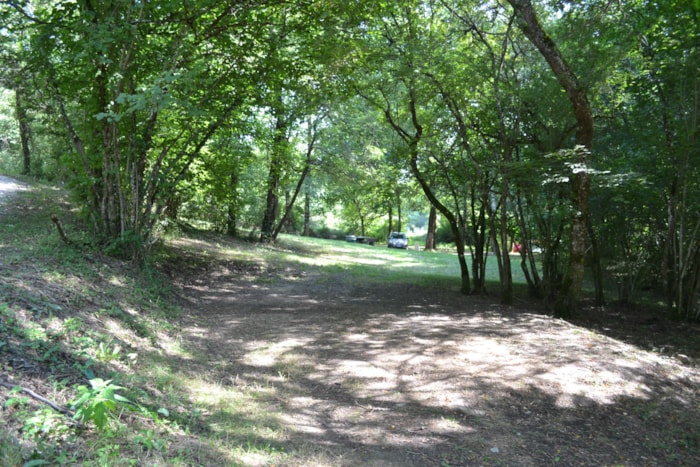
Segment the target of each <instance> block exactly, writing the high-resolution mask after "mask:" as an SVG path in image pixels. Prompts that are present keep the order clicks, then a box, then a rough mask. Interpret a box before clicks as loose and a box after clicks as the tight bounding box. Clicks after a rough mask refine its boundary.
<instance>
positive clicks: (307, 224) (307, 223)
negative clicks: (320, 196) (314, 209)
mask: <svg viewBox="0 0 700 467" xmlns="http://www.w3.org/2000/svg"><path fill="white" fill-rule="evenodd" d="M310 234H311V196H310V195H309V190H308V189H307V190H306V192H304V233H303V235H304V237H308V236H309V235H310Z"/></svg>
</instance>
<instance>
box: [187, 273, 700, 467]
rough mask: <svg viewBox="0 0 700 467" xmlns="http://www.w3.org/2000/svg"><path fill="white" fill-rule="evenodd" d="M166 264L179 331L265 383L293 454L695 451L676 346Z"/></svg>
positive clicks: (297, 279) (360, 287)
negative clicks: (181, 306)
mask: <svg viewBox="0 0 700 467" xmlns="http://www.w3.org/2000/svg"><path fill="white" fill-rule="evenodd" d="M253 269H254V268H253ZM180 273H182V271H180ZM176 280H177V281H178V282H179V284H180V287H181V290H182V293H183V296H185V297H188V299H189V300H190V304H189V309H190V310H192V314H191V316H190V317H189V319H190V322H189V325H188V326H187V327H186V329H185V332H186V336H185V340H186V341H187V342H189V343H190V344H191V345H192V346H193V348H195V349H197V350H198V351H199V352H200V353H201V354H203V355H206V356H207V358H206V360H207V361H206V366H207V368H208V371H212V372H214V374H213V376H212V378H215V379H216V380H217V381H220V382H222V384H242V383H241V381H248V382H250V381H258V382H261V381H264V384H265V385H268V387H271V388H273V390H274V394H276V395H275V397H274V400H271V401H269V402H270V404H274V405H276V406H277V407H278V410H279V413H280V416H281V417H282V418H283V420H284V423H285V426H286V433H287V439H286V446H287V449H288V451H294V450H295V448H296V449H298V450H299V452H303V453H305V456H306V457H304V458H300V459H299V460H298V465H309V464H317V465H353V466H354V465H374V466H433V465H434V466H471V465H517V466H529V465H531V466H542V465H550V464H559V465H567V466H572V465H581V466H591V465H626V466H643V465H649V466H653V465H658V466H662V465H663V466H668V465H679V466H680V465H700V448H699V446H698V443H699V441H700V435H699V434H698V433H699V432H700V429H699V427H700V421H699V420H700V416H699V415H700V394H699V392H698V388H699V387H700V386H699V381H700V379H699V378H698V372H697V370H696V369H695V368H694V367H692V366H687V365H683V364H681V363H680V362H678V361H677V360H676V359H673V358H670V357H666V356H663V355H660V354H658V353H654V352H647V351H643V350H640V349H639V348H638V347H635V346H633V345H630V344H626V343H623V342H621V341H619V340H615V339H612V338H610V337H606V336H604V335H602V334H598V333H595V332H593V331H589V330H587V329H585V328H582V327H577V326H575V325H572V324H570V323H567V322H565V321H562V320H556V319H552V318H550V317H547V316H544V315H539V314H534V313H529V312H525V311H522V310H519V309H518V308H506V307H502V306H500V305H494V304H493V303H490V302H489V301H486V300H481V299H477V298H465V297H462V296H460V295H459V294H457V293H454V292H444V291H443V292H436V291H435V290H432V289H420V288H416V287H410V286H402V285H392V286H380V285H370V284H363V283H362V281H361V280H360V281H358V280H352V281H351V280H348V278H346V277H343V275H342V274H337V275H335V276H331V277H329V276H327V275H324V276H320V275H318V274H317V273H316V272H313V271H308V270H307V271H306V272H301V271H298V270H295V269H294V268H293V267H288V266H284V267H280V268H279V269H276V270H271V269H270V268H267V269H266V268H265V267H260V268H259V269H257V270H251V269H250V266H249V265H248V266H246V265H242V264H239V263H235V262H226V261H221V262H219V263H210V264H209V266H208V267H207V268H206V270H205V269H202V268H197V267H194V268H192V269H191V270H190V271H189V273H185V274H184V275H180V276H178V277H176ZM309 453H314V456H313V457H311V458H310V457H309Z"/></svg>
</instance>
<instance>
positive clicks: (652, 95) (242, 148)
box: [0, 0, 700, 319]
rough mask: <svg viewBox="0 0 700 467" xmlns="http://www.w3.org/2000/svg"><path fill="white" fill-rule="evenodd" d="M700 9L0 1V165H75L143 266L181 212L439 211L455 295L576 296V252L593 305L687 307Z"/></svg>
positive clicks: (694, 222)
mask: <svg viewBox="0 0 700 467" xmlns="http://www.w3.org/2000/svg"><path fill="white" fill-rule="evenodd" d="M699 14H700V7H698V3H697V2H696V1H693V0H673V1H666V2H651V1H647V0H631V1H626V2H609V1H607V0H586V1H583V2H573V3H569V2H560V1H548V0H545V1H540V2H535V4H534V5H532V4H531V2H530V1H524V0H522V1H521V0H509V1H508V2H499V1H491V2H476V1H472V0H461V1H455V0H402V1H400V2H381V1H377V2H359V1H358V2H354V1H350V2H337V1H334V0H317V1H305V2H277V1H266V0H251V1H244V2H241V1H239V0H235V1H210V0H197V1H193V2H187V3H184V4H183V3H182V2H171V1H155V2H134V1H131V0H110V1H105V2H93V1H90V0H80V1H77V2H76V1H67V0H65V1H64V0H57V1H38V0H37V1H29V0H24V1H9V2H2V4H1V6H0V21H1V24H2V27H0V42H1V47H0V50H2V52H1V55H0V60H1V61H2V65H3V66H2V67H1V68H0V69H2V71H1V72H0V84H1V87H2V88H3V89H2V94H1V99H0V168H1V169H2V170H3V171H6V172H10V173H12V172H16V173H19V172H23V173H25V174H32V175H35V176H40V177H46V178H52V179H55V180H60V181H62V182H65V183H66V184H67V185H68V186H70V187H71V189H72V191H73V193H74V195H75V197H76V199H77V200H79V201H80V204H81V206H82V207H83V209H84V214H85V216H86V218H87V219H89V220H90V223H91V225H92V228H93V231H94V234H95V239H96V241H97V242H99V244H100V245H102V246H103V248H105V249H106V250H108V251H111V252H113V253H116V254H120V255H124V256H126V257H129V258H133V259H137V260H141V259H143V258H145V257H146V256H147V255H148V254H149V249H150V246H151V245H152V244H153V242H155V241H157V240H158V237H159V234H160V232H161V231H162V230H163V229H166V228H168V227H169V226H172V225H178V223H181V222H189V223H194V222H198V223H202V225H205V226H207V227H208V228H212V229H217V230H221V231H226V232H228V233H230V234H234V235H237V234H240V233H242V232H244V231H245V232H251V235H254V236H255V237H256V238H258V239H260V240H263V241H274V239H275V238H276V236H277V235H278V234H279V233H280V232H281V231H282V230H285V231H289V232H299V233H304V234H307V235H311V234H317V235H320V234H323V235H335V236H341V235H343V234H345V233H354V234H357V235H367V236H376V237H386V236H387V235H388V233H389V232H390V231H392V230H406V229H407V226H408V221H407V220H408V219H409V213H415V212H419V213H422V214H423V215H422V217H423V218H425V217H426V216H427V215H428V212H429V211H430V209H431V207H432V208H433V209H435V211H436V212H437V213H438V215H439V217H440V219H441V221H440V222H441V223H442V225H443V230H445V231H448V232H449V233H450V236H451V240H452V241H453V242H454V243H455V244H456V247H457V252H458V258H459V261H460V267H461V275H462V290H463V291H464V292H465V293H471V292H482V291H484V290H485V289H486V282H485V275H484V271H485V264H486V261H496V262H497V264H498V269H499V272H500V274H499V277H500V295H501V298H502V300H503V301H504V302H506V303H509V302H511V301H512V300H513V287H512V274H513V272H512V269H513V267H520V268H521V269H522V270H523V272H524V273H525V277H526V278H527V281H528V286H529V289H530V292H531V293H532V294H534V295H537V296H539V297H542V298H543V299H545V300H547V301H549V302H550V303H552V304H553V305H554V306H555V308H556V309H557V310H558V311H560V312H566V311H567V310H571V309H574V308H575V306H576V303H577V302H578V300H579V299H580V298H581V296H580V294H581V291H580V288H581V284H582V282H583V278H584V275H583V271H584V265H585V266H586V271H589V272H590V277H592V279H593V281H592V283H593V284H594V285H595V290H596V299H597V300H598V301H601V302H602V301H603V300H605V299H606V298H608V299H610V298H615V299H618V300H621V301H632V300H635V297H637V295H638V293H639V291H640V290H641V289H645V290H651V291H654V292H657V293H658V294H660V295H662V296H664V297H665V302H666V305H667V307H668V309H669V310H670V311H672V312H674V313H676V314H677V315H679V316H683V317H687V318H695V319H697V318H698V317H699V316H700V308H699V307H698V303H697V296H698V292H699V289H700V218H699V217H698V214H697V213H698V210H699V207H700V183H699V182H698V180H699V177H698V175H700V174H699V173H698V172H699V171H700V164H698V162H697V161H698V160H699V159H698V156H699V155H700V154H698V152H699V148H700V142H699V141H698V129H699V128H700V125H699V124H698V112H699V110H700V109H699V107H700V98H699V95H700V76H699V75H698V73H697V70H698V68H699V67H700V21H699V20H698V15H699ZM430 230H431V231H430V233H431V235H434V233H435V232H434V229H433V228H432V226H431V229H430ZM513 244H518V245H521V246H522V248H519V252H520V255H519V256H511V255H509V253H510V252H511V250H512V246H513ZM489 253H493V255H492V256H490V255H489ZM513 260H517V261H516V262H517V264H515V265H514V264H511V261H513ZM610 284H614V285H615V287H616V293H617V296H616V297H605V295H604V291H605V290H606V287H607V286H608V285H610Z"/></svg>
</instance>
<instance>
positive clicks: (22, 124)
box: [15, 86, 32, 175]
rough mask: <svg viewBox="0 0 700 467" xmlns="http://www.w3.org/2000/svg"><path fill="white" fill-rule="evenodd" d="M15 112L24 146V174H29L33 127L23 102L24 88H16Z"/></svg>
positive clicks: (21, 142)
mask: <svg viewBox="0 0 700 467" xmlns="http://www.w3.org/2000/svg"><path fill="white" fill-rule="evenodd" d="M15 112H16V116H17V122H18V123H19V141H20V144H21V146H22V175H29V174H31V171H32V154H31V151H30V148H29V142H30V141H31V129H30V127H29V117H28V116H27V109H26V108H25V107H24V103H23V102H22V88H20V87H19V86H17V87H16V88H15Z"/></svg>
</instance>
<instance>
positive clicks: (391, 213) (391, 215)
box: [387, 205, 394, 236]
mask: <svg viewBox="0 0 700 467" xmlns="http://www.w3.org/2000/svg"><path fill="white" fill-rule="evenodd" d="M393 231H394V207H393V206H391V205H389V234H388V235H391V232H393ZM388 235H387V236H388Z"/></svg>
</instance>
